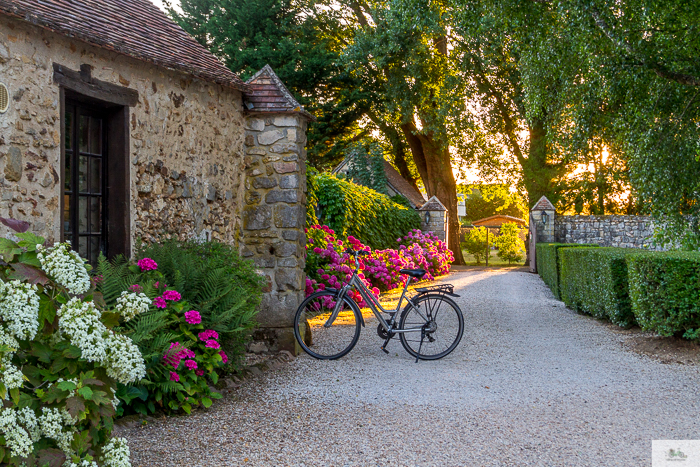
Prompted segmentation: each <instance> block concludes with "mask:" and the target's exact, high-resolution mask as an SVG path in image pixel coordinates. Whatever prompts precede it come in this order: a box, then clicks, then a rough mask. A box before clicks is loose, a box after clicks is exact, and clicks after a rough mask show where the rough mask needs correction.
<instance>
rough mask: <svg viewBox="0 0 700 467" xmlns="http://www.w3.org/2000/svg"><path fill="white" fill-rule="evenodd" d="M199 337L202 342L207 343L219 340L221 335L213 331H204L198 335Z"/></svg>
mask: <svg viewBox="0 0 700 467" xmlns="http://www.w3.org/2000/svg"><path fill="white" fill-rule="evenodd" d="M197 337H199V340H200V341H206V340H209V339H218V338H219V333H218V332H216V331H214V330H213V329H207V330H206V331H202V332H200V333H199V334H197Z"/></svg>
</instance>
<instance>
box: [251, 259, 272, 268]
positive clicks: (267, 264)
mask: <svg viewBox="0 0 700 467" xmlns="http://www.w3.org/2000/svg"><path fill="white" fill-rule="evenodd" d="M253 263H254V264H255V267H257V268H274V267H275V257H274V256H258V257H257V258H254V259H253Z"/></svg>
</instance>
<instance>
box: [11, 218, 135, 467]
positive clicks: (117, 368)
mask: <svg viewBox="0 0 700 467" xmlns="http://www.w3.org/2000/svg"><path fill="white" fill-rule="evenodd" d="M3 221H6V219H3ZM9 224H10V227H11V228H15V226H16V225H17V223H15V224H13V223H9ZM15 235H16V237H17V238H18V239H19V241H18V242H14V241H12V240H8V239H0V240H1V241H0V255H1V256H2V261H0V339H1V340H2V343H0V399H2V400H3V401H4V402H3V407H2V409H3V414H2V415H3V420H4V421H3V423H4V425H3V427H2V436H0V464H1V465H3V466H25V465H41V466H50V467H60V466H62V465H68V464H71V463H73V464H72V465H76V464H81V462H85V463H86V464H90V465H93V464H92V462H93V461H98V460H99V459H100V458H101V456H102V455H103V454H105V451H106V450H107V448H105V446H106V445H107V444H108V443H109V441H110V436H111V432H112V429H113V426H114V417H115V407H114V406H113V403H112V401H113V399H114V394H115V392H116V390H117V380H122V381H127V380H128V379H129V378H138V377H139V376H137V374H139V373H140V371H139V367H140V368H141V370H142V365H143V362H142V360H141V359H140V355H138V350H137V349H135V347H133V345H132V344H131V342H130V341H129V340H128V339H124V340H123V341H118V340H117V341H115V340H113V338H114V336H115V335H120V334H121V333H120V332H119V328H118V327H117V325H118V324H119V322H120V317H119V315H118V314H116V313H112V312H110V310H108V309H107V308H105V307H104V306H103V305H104V303H103V301H102V298H101V294H100V293H98V292H96V291H95V288H94V283H93V282H92V281H90V280H89V277H88V275H87V270H88V268H89V266H87V267H86V266H85V265H84V264H83V262H84V261H85V260H83V259H81V258H80V257H79V256H77V254H76V256H75V257H71V256H69V254H68V253H67V252H68V251H70V246H69V245H65V244H62V245H60V246H59V247H56V246H54V247H52V248H50V249H48V250H47V249H43V250H42V245H43V244H44V239H43V238H41V237H38V236H36V235H34V234H31V233H26V232H25V233H16V234H15ZM60 249H63V254H58V255H57V256H55V257H54V258H53V259H52V260H51V261H49V260H48V259H47V258H48V257H49V256H51V255H53V254H54V253H56V251H59V250H60ZM39 253H40V254H41V255H44V258H45V259H46V261H47V262H46V263H45V262H44V261H42V260H40V258H39V256H38V254H39ZM49 263H52V264H53V265H52V266H51V265H48V264H49ZM56 266H59V269H57V268H56ZM76 283H80V285H79V286H78V287H80V288H81V293H80V295H76V294H75V293H73V292H75V291H76V289H75V287H76V285H75V284H76ZM76 310H82V311H76ZM79 325H83V326H84V329H81V331H82V332H75V333H72V332H70V331H74V330H75V329H76V327H77V326H79ZM88 331H89V334H90V336H89V337H88ZM119 337H121V338H123V336H121V335H120V336H119ZM115 342H116V343H115ZM110 345H111V347H110ZM134 350H135V351H136V354H131V357H125V354H126V353H127V352H129V353H131V351H134ZM122 358H123V360H121V359H122ZM129 371H131V372H132V373H131V374H130V375H126V373H127V372H129ZM44 417H45V418H44ZM64 463H65V464H64ZM81 465H82V464H81ZM94 465H100V466H101V465H104V464H103V462H102V461H101V460H99V462H97V463H96V464H94Z"/></svg>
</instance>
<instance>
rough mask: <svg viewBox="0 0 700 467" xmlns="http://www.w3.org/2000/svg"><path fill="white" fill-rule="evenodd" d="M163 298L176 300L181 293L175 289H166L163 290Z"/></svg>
mask: <svg viewBox="0 0 700 467" xmlns="http://www.w3.org/2000/svg"><path fill="white" fill-rule="evenodd" d="M163 298H164V299H166V300H172V301H175V302H177V301H178V300H180V299H181V298H182V295H180V292H178V291H177V290H166V291H165V292H163Z"/></svg>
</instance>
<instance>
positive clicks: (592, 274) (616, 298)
mask: <svg viewBox="0 0 700 467" xmlns="http://www.w3.org/2000/svg"><path fill="white" fill-rule="evenodd" d="M640 253H646V252H645V251H644V250H637V249H632V248H562V249H561V250H560V251H559V277H560V282H559V291H560V292H561V299H562V300H563V301H564V303H566V304H567V305H568V306H569V307H570V308H572V309H574V310H576V311H578V312H581V313H586V314H589V315H593V316H595V317H596V318H606V319H609V320H610V321H612V322H613V323H614V324H617V325H618V326H622V327H630V326H632V325H633V324H635V318H634V314H633V313H632V303H631V300H630V296H629V286H628V271H627V258H629V257H630V256H632V255H636V254H640Z"/></svg>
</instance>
